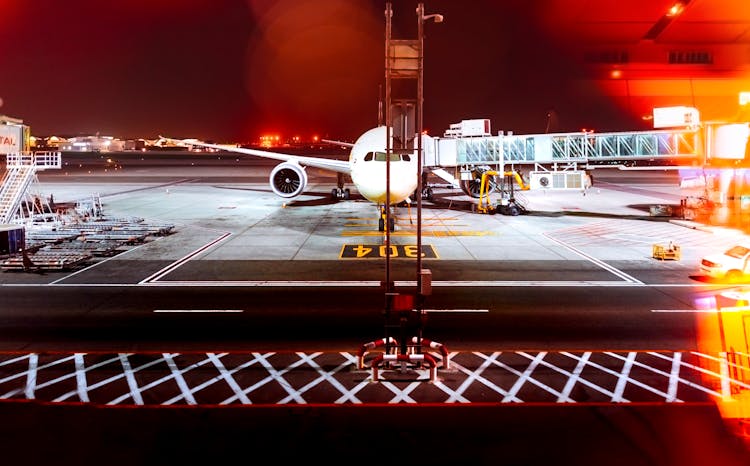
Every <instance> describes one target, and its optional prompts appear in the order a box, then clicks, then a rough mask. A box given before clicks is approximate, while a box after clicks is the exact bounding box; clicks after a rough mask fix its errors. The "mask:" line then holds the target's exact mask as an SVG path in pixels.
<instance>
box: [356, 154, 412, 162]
mask: <svg viewBox="0 0 750 466" xmlns="http://www.w3.org/2000/svg"><path fill="white" fill-rule="evenodd" d="M386 158H387V157H386V153H385V152H368V153H367V155H365V162H369V161H371V160H375V161H376V162H385V161H386ZM401 160H404V161H407V162H408V161H409V160H411V158H410V157H409V155H408V154H402V155H401V154H394V153H392V154H391V162H399V161H401Z"/></svg>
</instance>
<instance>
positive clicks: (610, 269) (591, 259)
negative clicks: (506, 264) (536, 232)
mask: <svg viewBox="0 0 750 466" xmlns="http://www.w3.org/2000/svg"><path fill="white" fill-rule="evenodd" d="M544 236H545V237H546V238H547V239H549V240H550V241H553V242H555V243H557V244H559V245H560V246H562V247H564V248H566V249H568V250H569V251H572V252H574V253H576V254H578V255H579V256H581V257H583V258H584V259H586V260H588V261H589V262H592V263H594V264H596V265H598V266H599V267H601V268H603V269H604V270H606V271H608V272H610V273H611V274H613V275H616V276H618V277H620V278H622V279H623V280H625V281H626V282H628V283H636V284H639V285H642V284H643V282H642V281H640V280H638V279H637V278H635V277H632V276H630V275H628V274H626V273H625V272H623V271H622V270H620V269H617V268H615V267H612V266H611V265H609V264H607V263H606V262H604V261H602V260H599V259H597V258H596V257H593V256H590V255H588V254H586V253H585V252H583V251H581V250H580V249H577V248H574V247H573V246H571V245H569V244H567V243H565V242H564V241H561V240H559V239H557V238H553V237H552V236H550V235H549V234H548V233H544Z"/></svg>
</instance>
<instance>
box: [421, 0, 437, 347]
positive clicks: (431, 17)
mask: <svg viewBox="0 0 750 466" xmlns="http://www.w3.org/2000/svg"><path fill="white" fill-rule="evenodd" d="M429 20H433V21H435V22H436V23H442V22H443V15H441V14H430V15H425V14H424V4H423V3H420V4H419V5H418V6H417V34H418V36H417V37H418V39H417V40H418V42H419V54H418V55H419V59H418V72H417V108H416V110H417V112H416V113H417V114H416V118H417V121H416V128H417V295H418V299H417V303H416V304H417V311H418V312H419V313H420V318H421V313H422V302H423V300H424V296H425V294H428V293H429V292H430V291H429V290H427V289H425V286H424V281H423V278H424V277H423V275H425V271H424V270H422V190H423V187H422V178H423V175H422V158H423V154H424V150H423V147H422V133H423V131H424V128H423V123H422V121H423V120H422V107H423V103H424V89H423V85H424V23H425V21H429ZM430 286H431V283H430ZM420 329H421V326H420ZM418 338H419V339H420V340H421V338H422V335H421V330H420V335H419V337H418ZM420 343H421V342H420Z"/></svg>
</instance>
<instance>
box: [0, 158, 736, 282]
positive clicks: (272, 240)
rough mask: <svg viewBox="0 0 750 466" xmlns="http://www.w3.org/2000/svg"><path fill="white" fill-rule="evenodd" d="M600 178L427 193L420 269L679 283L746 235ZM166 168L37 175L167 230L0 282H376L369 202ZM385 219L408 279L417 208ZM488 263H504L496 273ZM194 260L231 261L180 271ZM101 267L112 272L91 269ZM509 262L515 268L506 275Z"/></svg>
mask: <svg viewBox="0 0 750 466" xmlns="http://www.w3.org/2000/svg"><path fill="white" fill-rule="evenodd" d="M258 172H259V173H263V172H264V170H263V169H260V170H258ZM610 174H611V177H610V176H606V177H605V176H601V177H600V176H597V183H596V185H595V186H593V187H592V188H590V189H588V190H587V191H585V192H584V191H580V190H574V191H562V190H538V191H517V192H516V198H517V199H518V200H519V202H520V203H521V204H522V205H524V206H525V207H526V209H527V212H526V213H525V214H522V215H518V216H506V215H500V214H496V215H489V214H480V213H477V212H476V211H475V210H476V209H474V208H473V207H472V206H474V205H476V200H475V199H471V198H469V197H467V196H465V195H463V193H461V192H460V191H456V190H450V189H442V188H436V189H435V196H434V202H430V201H427V200H424V201H423V202H422V215H421V226H422V230H421V245H422V247H423V251H426V253H427V255H426V256H423V260H422V262H423V266H424V267H425V268H432V269H435V270H433V280H435V282H440V281H451V280H453V281H455V280H458V281H460V280H472V281H473V280H486V281H498V280H501V281H508V280H525V279H530V278H529V277H524V276H523V270H524V267H523V266H522V263H523V262H524V261H530V260H533V261H549V263H550V264H552V263H554V261H565V260H581V259H584V262H589V263H591V262H592V260H593V262H596V261H607V262H610V263H612V262H619V263H629V264H635V263H637V264H638V267H639V268H641V269H644V268H645V269H648V268H653V269H654V270H655V271H658V272H660V273H663V274H664V276H665V277H667V278H666V279H667V280H671V279H672V278H670V277H674V278H673V279H674V280H677V281H678V282H681V283H690V282H691V278H690V277H691V276H692V275H694V274H695V273H697V270H698V262H699V260H700V258H701V257H702V256H703V255H704V254H706V253H708V252H714V251H716V250H721V249H723V248H725V247H726V246H728V245H731V244H733V243H735V242H736V241H739V239H740V238H743V237H744V236H745V233H744V232H743V231H740V230H735V229H729V228H719V227H711V226H707V225H705V224H701V223H697V222H694V221H688V220H682V219H680V218H676V217H662V216H654V215H652V213H653V212H652V207H654V206H674V207H676V206H679V202H680V199H682V198H683V197H684V192H681V190H680V188H679V186H678V185H677V183H675V182H674V177H673V176H671V174H670V175H669V176H668V177H667V181H666V182H665V181H664V174H660V173H656V174H646V175H639V176H640V178H639V181H640V184H631V183H628V184H627V185H625V184H623V183H621V182H616V181H617V180H618V176H621V175H620V174H618V173H614V172H613V171H610ZM164 175H165V174H164V173H160V177H159V178H157V179H154V178H149V177H148V176H144V177H142V178H140V179H139V178H137V177H134V176H132V175H129V176H126V177H122V176H118V175H109V176H107V177H96V176H94V177H90V178H89V179H86V178H85V177H84V178H81V177H78V180H77V181H76V182H75V183H70V182H68V181H58V179H59V177H53V178H51V179H50V180H45V181H43V182H40V183H39V184H38V185H37V189H38V192H39V193H40V195H41V196H49V195H53V196H54V199H55V200H56V201H57V202H71V201H77V200H86V199H90V198H92V197H94V196H98V197H99V198H100V199H101V202H102V205H103V212H104V214H105V215H106V216H107V217H111V218H118V217H132V216H136V217H140V218H143V219H145V221H146V222H149V221H151V222H166V223H170V224H173V225H175V229H174V231H175V233H174V234H171V235H166V236H164V237H159V238H155V239H153V240H150V241H148V242H146V243H145V244H141V245H138V246H136V247H132V248H129V250H128V251H127V252H126V253H123V254H119V255H117V256H115V257H113V258H108V259H107V260H106V262H109V264H107V265H104V264H101V265H99V264H97V267H93V268H90V269H88V270H84V271H78V272H77V273H76V277H75V278H67V279H64V278H63V276H64V274H57V273H51V274H47V275H45V276H35V275H32V274H23V273H4V274H0V283H23V282H31V283H45V282H52V281H55V280H60V279H63V280H74V282H75V283H84V282H85V281H86V280H90V281H91V282H92V283H101V282H102V280H105V281H106V282H107V283H112V282H114V283H118V282H123V283H140V282H144V281H151V280H154V279H160V280H183V281H195V282H201V281H225V282H240V281H244V282H247V283H250V282H252V283H260V282H263V281H266V282H280V281H282V282H283V281H295V282H304V281H315V279H316V278H317V279H318V281H321V280H323V281H325V280H328V281H332V282H334V281H335V282H347V281H356V282H359V283H372V284H375V285H378V284H379V282H380V281H381V280H383V279H384V274H383V269H384V267H383V262H384V256H385V241H386V237H385V232H379V231H377V220H378V217H377V210H376V208H375V206H374V205H373V204H371V203H370V202H368V201H366V200H364V199H361V198H358V197H357V196H356V195H355V196H353V197H354V198H353V199H351V200H347V201H332V200H331V199H330V186H331V185H330V184H329V183H328V182H326V180H322V181H320V182H315V181H314V180H313V182H312V183H311V185H310V186H309V187H308V189H307V191H306V194H303V195H302V196H300V197H299V198H297V199H295V200H293V201H286V202H285V201H284V200H283V199H281V198H279V197H278V196H276V195H274V194H273V193H272V192H271V190H270V188H269V186H268V184H267V182H265V181H261V180H258V179H257V178H253V181H252V182H241V183H240V182H237V179H236V177H235V178H232V176H231V175H232V173H231V170H229V171H226V172H225V171H222V170H215V171H214V172H212V173H211V176H213V178H212V179H211V181H209V182H206V181H201V180H200V179H195V178H192V177H190V176H187V177H180V176H179V174H178V173H174V174H168V175H169V176H167V177H166V178H165V177H164ZM261 176H262V175H261ZM599 178H602V179H603V180H602V181H599ZM134 179H138V181H139V182H134ZM610 180H612V181H610ZM415 204H416V203H415ZM395 215H396V225H397V226H396V229H395V231H393V232H392V233H391V234H390V238H389V239H390V244H391V246H392V247H391V257H390V259H391V261H390V262H391V270H392V271H393V276H392V277H391V278H392V279H394V280H396V281H409V280H413V277H414V276H415V271H414V269H413V264H414V262H415V260H414V259H415V249H414V248H415V246H416V243H417V222H418V218H417V209H416V205H413V206H411V207H399V208H398V209H397V211H396V214H395ZM670 242H671V243H673V244H675V245H679V246H680V247H681V257H680V259H679V260H677V261H662V260H655V259H654V258H653V256H652V247H653V245H655V244H662V245H667V244H669V243H670ZM141 260H149V261H151V263H152V266H151V269H149V270H144V269H142V268H141V269H140V270H138V271H137V273H135V274H132V273H130V272H127V273H125V272H124V270H126V269H125V268H120V267H115V264H118V263H122V261H141ZM242 261H255V264H256V265H257V266H258V267H255V268H248V267H232V266H231V264H232V263H240V262H242ZM327 261H335V262H334V263H336V264H337V265H336V267H329V266H328V265H327V264H329V263H328V262H327ZM497 261H503V262H504V263H505V264H506V265H507V267H505V268H504V271H503V272H502V273H500V274H499V275H498V271H497V267H496V264H498V262H497ZM201 262H203V263H204V264H208V263H218V262H224V263H226V264H229V265H226V266H223V267H215V266H214V267H210V268H206V267H203V268H202V269H203V270H200V271H199V270H193V271H192V272H190V270H191V267H193V266H195V264H199V263H201ZM264 264H265V265H264ZM375 264H377V265H375ZM466 264H473V265H471V266H466ZM489 264H494V265H492V266H490V265H489ZM320 268H324V269H325V271H326V276H329V275H330V276H331V277H332V278H330V279H326V278H321V276H317V277H316V276H315V270H316V269H320ZM105 269H106V270H109V271H110V273H100V271H103V270H105ZM115 269H116V270H120V272H114V271H113V270H115ZM513 269H517V272H518V273H515V274H513ZM493 270H494V272H492V271H493ZM352 272H356V273H355V274H353V273H352ZM113 274H114V276H113ZM353 278H356V280H352V279H353Z"/></svg>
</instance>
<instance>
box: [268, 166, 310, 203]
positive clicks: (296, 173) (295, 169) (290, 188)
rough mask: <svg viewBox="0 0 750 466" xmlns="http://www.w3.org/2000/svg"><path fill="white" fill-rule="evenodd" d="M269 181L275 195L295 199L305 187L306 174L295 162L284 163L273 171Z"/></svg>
mask: <svg viewBox="0 0 750 466" xmlns="http://www.w3.org/2000/svg"><path fill="white" fill-rule="evenodd" d="M269 180H270V181H271V189H273V192H274V193H276V195H278V196H281V197H286V198H289V197H295V196H298V195H299V194H300V193H302V191H303V190H304V189H305V186H307V172H305V169H304V168H302V167H301V166H300V165H299V164H298V163H296V162H284V163H280V164H279V165H277V166H276V168H274V169H273V171H272V172H271V176H270V178H269Z"/></svg>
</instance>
